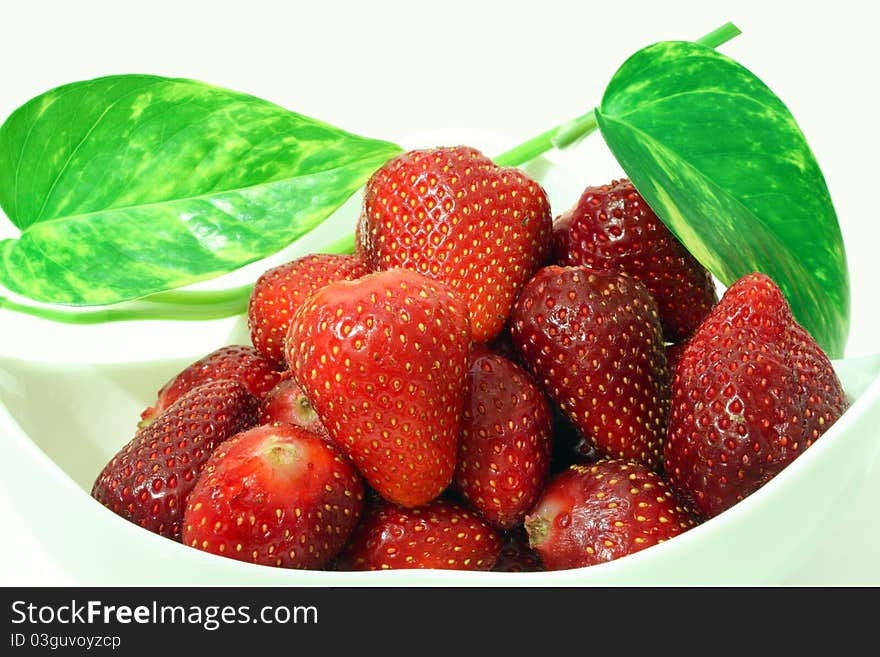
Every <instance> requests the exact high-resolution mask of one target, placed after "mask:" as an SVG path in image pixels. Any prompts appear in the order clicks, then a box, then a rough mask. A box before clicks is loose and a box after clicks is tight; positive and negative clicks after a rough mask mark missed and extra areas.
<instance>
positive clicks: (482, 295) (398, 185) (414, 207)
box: [361, 146, 552, 342]
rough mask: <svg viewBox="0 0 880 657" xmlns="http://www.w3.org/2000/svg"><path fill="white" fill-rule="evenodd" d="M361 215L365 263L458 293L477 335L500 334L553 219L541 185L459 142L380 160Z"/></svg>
mask: <svg viewBox="0 0 880 657" xmlns="http://www.w3.org/2000/svg"><path fill="white" fill-rule="evenodd" d="M364 213H365V219H364V225H363V227H362V231H361V240H362V246H363V250H364V252H365V253H366V254H367V256H368V260H369V263H370V266H371V267H372V268H373V269H390V268H392V267H404V268H407V269H411V270H414V271H418V272H420V273H422V274H424V275H425V276H429V277H431V278H434V279H436V280H439V281H442V282H443V283H445V284H446V285H448V286H449V287H450V288H451V289H452V290H453V291H454V292H458V293H459V294H460V295H461V297H462V298H463V299H464V300H465V302H466V303H467V306H468V310H469V311H470V317H471V328H472V331H473V337H474V340H475V341H477V342H485V341H488V340H491V339H492V338H493V337H495V336H496V335H497V334H498V333H499V332H500V331H501V328H502V327H503V326H504V323H505V321H506V319H507V316H508V314H509V313H510V308H511V306H512V305H513V302H514V301H515V300H516V297H517V296H518V294H519V291H520V289H522V286H523V285H524V284H525V282H526V281H527V280H528V279H529V278H530V277H531V276H532V274H534V273H535V271H536V270H537V269H538V267H540V266H541V264H543V262H544V260H545V258H546V257H547V254H548V253H549V250H550V233H551V228H552V217H551V215H550V205H549V203H548V201H547V195H546V193H545V192H544V190H543V189H542V188H541V186H540V185H539V184H538V183H537V182H535V181H534V180H532V179H531V178H529V177H528V176H527V175H526V174H525V173H523V172H522V171H520V170H518V169H514V168H501V167H498V166H497V165H496V164H494V163H493V162H492V161H491V160H490V159H488V158H487V157H485V156H484V155H483V154H482V153H480V152H479V151H477V150H475V149H473V148H467V147H464V146H457V147H455V148H435V149H430V150H420V151H411V152H409V153H405V154H403V155H399V156H398V157H396V158H394V159H392V160H390V161H389V162H387V163H386V164H385V165H384V166H383V167H382V168H381V169H379V170H378V171H377V172H376V173H374V174H373V176H372V177H371V178H370V180H369V182H368V183H367V187H366V192H365V195H364Z"/></svg>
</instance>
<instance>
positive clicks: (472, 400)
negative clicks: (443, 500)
mask: <svg viewBox="0 0 880 657" xmlns="http://www.w3.org/2000/svg"><path fill="white" fill-rule="evenodd" d="M552 439H553V434H552V423H551V414H550V407H549V405H548V403H547V400H546V399H545V397H544V393H543V392H541V390H540V389H539V388H538V387H537V385H535V382H534V381H533V380H532V377H531V376H530V375H529V373H528V372H526V371H525V370H523V369H522V368H521V367H519V366H518V365H515V364H514V363H512V362H511V361H509V360H507V359H506V358H503V357H502V356H497V355H495V354H493V353H491V352H490V351H489V350H488V349H487V348H485V347H478V348H477V350H476V351H475V353H474V355H473V357H472V360H471V368H470V372H469V374H468V394H467V397H466V398H465V405H464V413H463V417H462V427H461V437H460V439H459V445H458V462H457V465H456V469H455V478H454V480H453V482H454V485H455V488H456V489H457V490H458V491H459V492H460V493H461V495H462V496H463V497H464V499H465V501H467V502H468V503H469V504H470V505H471V506H472V507H474V508H475V509H476V510H477V511H479V512H480V514H481V515H482V516H483V517H484V518H485V519H486V520H488V521H489V522H491V523H493V524H495V525H497V526H499V527H501V528H503V529H510V528H511V527H513V526H514V525H516V524H517V523H520V522H522V519H523V518H524V517H525V515H526V512H527V511H528V510H529V509H531V508H532V505H533V504H534V503H535V501H536V500H537V499H538V496H539V495H540V494H541V490H542V489H543V488H544V483H545V482H546V479H547V471H548V468H549V466H550V452H551V448H552Z"/></svg>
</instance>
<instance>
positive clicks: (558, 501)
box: [525, 460, 694, 570]
mask: <svg viewBox="0 0 880 657" xmlns="http://www.w3.org/2000/svg"><path fill="white" fill-rule="evenodd" d="M693 524H694V523H693V520H692V519H691V517H690V515H689V514H688V513H687V511H685V510H684V509H683V508H682V507H680V506H679V505H678V504H677V502H676V500H675V498H674V496H673V494H672V492H671V491H670V490H669V489H668V487H667V486H666V484H665V483H664V481H663V480H662V479H661V478H660V477H659V476H658V475H657V474H655V473H654V472H651V471H650V470H648V469H647V468H645V467H644V466H642V465H639V464H636V463H632V462H627V461H620V460H607V461H599V462H598V463H593V464H590V465H573V466H571V468H569V469H568V470H566V471H564V472H562V473H560V474H558V475H556V476H555V477H554V478H553V480H552V481H551V482H550V483H549V484H548V486H547V488H546V490H545V491H544V494H543V495H542V496H541V499H540V501H539V502H538V504H537V505H536V506H535V508H534V510H533V511H532V512H531V513H530V514H529V515H528V516H527V517H526V522H525V527H526V531H527V532H528V535H529V544H530V545H531V547H532V548H533V549H535V550H536V551H537V552H538V554H539V555H540V556H541V562H542V563H543V564H544V567H545V568H546V569H547V570H561V569H564V568H580V567H583V566H593V565H595V564H598V563H602V562H605V561H611V560H612V559H618V558H620V557H623V556H626V555H627V554H632V553H633V552H638V551H639V550H644V549H645V548H647V547H651V546H652V545H656V544H657V543H661V542H663V541H665V540H667V539H670V538H672V537H673V536H677V535H678V534H681V533H682V532H683V531H686V530H687V529H689V528H690V527H691V526H693Z"/></svg>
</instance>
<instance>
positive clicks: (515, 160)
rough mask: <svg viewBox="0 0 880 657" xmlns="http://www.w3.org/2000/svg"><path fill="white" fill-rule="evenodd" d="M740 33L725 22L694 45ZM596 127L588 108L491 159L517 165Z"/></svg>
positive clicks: (713, 44) (717, 42) (718, 42)
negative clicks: (585, 111) (582, 112)
mask: <svg viewBox="0 0 880 657" xmlns="http://www.w3.org/2000/svg"><path fill="white" fill-rule="evenodd" d="M740 34H742V31H741V30H740V29H739V28H738V27H737V26H736V25H734V24H733V23H725V24H724V25H722V26H721V27H719V28H717V29H715V30H712V31H711V32H709V33H708V34H706V35H705V36H702V37H700V38H699V39H697V41H696V42H697V43H699V44H700V45H703V46H707V47H709V48H717V47H718V46H720V45H722V44H724V43H727V42H728V41H730V40H731V39H733V38H734V37H736V36H738V35H740ZM597 127H598V124H597V123H596V110H595V109H592V110H590V111H589V112H587V113H586V114H582V115H581V116H578V117H577V118H574V119H571V120H570V121H566V122H565V123H562V124H560V125H558V126H556V127H554V128H550V130H546V131H544V132H542V133H541V134H539V135H535V136H534V137H532V138H531V139H529V140H527V141H524V142H523V143H522V144H520V145H519V146H514V147H513V148H511V149H510V150H509V151H505V152H503V153H501V155H498V156H497V157H495V158H493V159H494V160H495V163H496V164H498V165H500V166H505V167H515V166H519V165H521V164H524V163H526V162H528V161H529V160H533V159H534V158H536V157H538V156H539V155H542V154H543V153H546V152H547V151H549V150H550V149H551V148H553V147H556V148H565V147H566V146H570V145H571V144H574V143H575V142H577V141H580V140H581V139H583V138H584V137H586V136H587V135H589V134H590V133H592V132H594V131H595V130H596V128H597Z"/></svg>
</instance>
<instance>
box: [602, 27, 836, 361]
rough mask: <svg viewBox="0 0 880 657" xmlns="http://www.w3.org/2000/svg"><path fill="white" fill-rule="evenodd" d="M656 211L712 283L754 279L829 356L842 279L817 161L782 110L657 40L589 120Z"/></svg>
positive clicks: (696, 52) (756, 86) (716, 63)
mask: <svg viewBox="0 0 880 657" xmlns="http://www.w3.org/2000/svg"><path fill="white" fill-rule="evenodd" d="M596 117H597V120H598V123H599V129H600V130H601V132H602V136H603V137H604V139H605V141H606V142H607V143H608V146H609V147H610V148H611V150H612V152H613V153H614V155H615V157H616V158H617V159H618V161H619V162H620V164H621V165H622V166H623V168H624V170H625V171H626V172H627V174H628V175H629V176H630V178H631V179H632V181H633V183H634V184H635V186H636V188H637V189H638V190H639V192H640V193H641V194H642V195H643V196H644V197H645V199H646V200H647V202H648V204H649V205H650V206H651V207H652V209H654V211H655V212H656V213H657V215H658V216H659V217H660V218H661V219H662V220H663V221H664V222H665V223H666V224H667V225H668V226H669V228H670V229H671V230H672V231H673V232H674V233H675V234H676V235H677V236H678V238H679V239H680V240H681V241H682V242H683V243H684V244H685V245H686V246H687V248H688V249H689V250H690V251H691V252H692V253H693V254H694V256H695V257H696V258H697V259H698V260H700V261H701V262H702V263H703V264H704V265H705V266H706V267H707V268H708V269H709V270H710V271H711V272H712V273H713V274H715V275H716V276H717V277H718V278H719V279H720V280H721V281H722V282H723V283H725V284H727V285H729V284H730V283H732V282H733V281H735V280H736V279H738V278H740V277H741V276H743V275H745V274H747V273H750V272H753V271H760V272H763V273H765V274H767V275H768V276H770V277H771V278H773V280H774V281H775V282H776V283H777V284H778V285H779V287H780V289H781V290H782V291H783V293H784V294H785V296H786V297H787V299H788V301H789V303H790V305H791V307H792V311H793V313H794V315H795V317H796V318H797V320H798V321H799V322H800V323H801V324H802V325H803V326H804V328H806V329H807V330H808V331H809V332H810V333H811V334H812V335H813V336H814V337H815V339H816V340H817V342H818V343H819V344H820V345H821V346H822V347H823V348H824V349H825V351H826V352H827V353H828V354H829V355H830V356H832V357H839V356H841V355H842V354H843V351H844V347H845V344H846V337H847V334H848V331H849V275H848V270H847V263H846V254H845V252H844V247H843V240H842V237H841V233H840V227H839V225H838V222H837V216H836V214H835V212H834V206H833V205H832V202H831V197H830V195H829V193H828V188H827V186H826V184H825V179H824V177H823V175H822V172H821V170H820V169H819V165H818V164H817V162H816V159H815V157H814V155H813V153H812V151H811V150H810V147H809V145H808V144H807V141H806V139H805V138H804V135H803V134H802V132H801V130H800V128H799V127H798V125H797V123H796V122H795V120H794V118H793V117H792V115H791V112H790V111H789V110H788V108H787V107H786V106H785V105H784V104H783V102H782V101H781V100H780V99H779V98H778V97H777V96H776V95H775V94H774V93H773V92H772V91H771V90H770V89H769V88H768V87H767V86H766V85H765V84H764V83H762V82H761V81H760V80H759V79H758V78H757V77H755V76H754V75H753V74H752V73H751V72H749V71H748V70H746V69H745V68H744V67H742V66H741V65H739V64H738V63H736V62H735V61H733V60H731V59H730V58H728V57H725V56H724V55H721V54H719V53H717V52H715V51H713V50H712V49H710V48H706V47H703V46H700V45H696V44H693V43H683V42H682V43H680V42H664V43H658V44H655V45H653V46H650V47H648V48H645V49H643V50H641V51H639V52H638V53H636V54H635V55H634V56H632V57H631V58H630V59H628V60H627V61H626V62H625V63H624V64H623V66H621V68H620V69H619V70H618V71H617V73H616V74H615V75H614V77H613V78H612V80H611V82H610V83H609V84H608V87H607V89H606V90H605V94H604V97H603V99H602V104H601V105H600V107H599V109H598V110H597V112H596Z"/></svg>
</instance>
